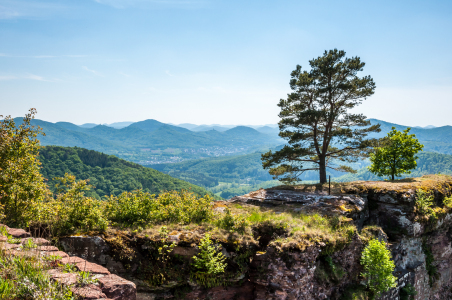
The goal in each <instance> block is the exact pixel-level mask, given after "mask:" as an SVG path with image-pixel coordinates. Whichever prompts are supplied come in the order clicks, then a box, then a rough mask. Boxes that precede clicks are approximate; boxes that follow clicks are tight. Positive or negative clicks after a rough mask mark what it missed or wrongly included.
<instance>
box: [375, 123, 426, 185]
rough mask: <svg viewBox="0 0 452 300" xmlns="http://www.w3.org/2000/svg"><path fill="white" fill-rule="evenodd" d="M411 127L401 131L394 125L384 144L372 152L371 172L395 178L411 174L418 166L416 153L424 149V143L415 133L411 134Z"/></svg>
mask: <svg viewBox="0 0 452 300" xmlns="http://www.w3.org/2000/svg"><path fill="white" fill-rule="evenodd" d="M410 129H411V128H407V129H405V130H404V131H403V132H400V131H398V130H396V129H395V127H392V130H391V131H390V132H389V133H388V136H387V137H386V138H384V139H383V142H382V145H381V146H380V147H377V148H375V150H374V152H373V153H371V154H370V162H371V163H372V165H371V166H370V167H369V171H370V172H372V173H374V174H376V175H378V176H391V178H392V180H394V177H395V176H400V175H402V174H410V173H411V170H412V169H415V168H416V166H417V163H416V159H418V157H417V156H416V154H417V153H418V152H419V151H422V149H423V148H424V145H422V144H421V143H419V141H418V139H417V138H416V136H415V135H414V134H409V133H410Z"/></svg>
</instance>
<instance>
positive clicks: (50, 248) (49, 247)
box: [38, 246, 69, 256]
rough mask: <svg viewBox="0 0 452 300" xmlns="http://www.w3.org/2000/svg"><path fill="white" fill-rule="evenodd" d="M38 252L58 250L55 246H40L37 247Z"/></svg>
mask: <svg viewBox="0 0 452 300" xmlns="http://www.w3.org/2000/svg"><path fill="white" fill-rule="evenodd" d="M38 250H40V251H45V252H52V251H59V250H58V248H57V247H55V246H40V247H38ZM68 256H69V255H68Z"/></svg>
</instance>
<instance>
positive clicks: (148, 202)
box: [105, 191, 213, 226]
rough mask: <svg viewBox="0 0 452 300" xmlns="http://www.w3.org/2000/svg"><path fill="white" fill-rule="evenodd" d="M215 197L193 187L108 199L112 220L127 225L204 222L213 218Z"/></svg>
mask: <svg viewBox="0 0 452 300" xmlns="http://www.w3.org/2000/svg"><path fill="white" fill-rule="evenodd" d="M211 202H212V198H211V197H210V196H209V195H206V196H205V197H199V196H198V195H196V194H195V193H192V192H189V191H181V192H177V191H172V192H165V193H162V194H160V195H159V196H158V197H155V195H151V194H149V193H145V192H142V191H134V192H129V193H122V194H121V195H119V196H118V197H116V196H110V198H109V199H108V201H107V202H106V209H105V212H106V216H107V217H108V219H109V220H111V221H113V222H115V223H118V224H122V225H125V226H137V225H146V224H149V223H151V224H161V223H164V222H171V223H184V224H188V223H191V222H193V223H200V222H203V221H208V220H210V219H211V218H212V215H213V214H212V204H211Z"/></svg>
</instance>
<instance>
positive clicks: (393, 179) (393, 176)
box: [392, 173, 394, 181]
mask: <svg viewBox="0 0 452 300" xmlns="http://www.w3.org/2000/svg"><path fill="white" fill-rule="evenodd" d="M392 181H394V173H392Z"/></svg>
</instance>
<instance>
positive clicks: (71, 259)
mask: <svg viewBox="0 0 452 300" xmlns="http://www.w3.org/2000/svg"><path fill="white" fill-rule="evenodd" d="M85 261H86V260H84V259H83V258H80V257H78V256H71V257H64V258H63V259H62V260H61V263H63V264H77V263H84V262H85Z"/></svg>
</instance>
